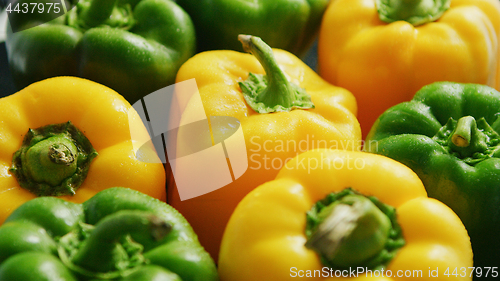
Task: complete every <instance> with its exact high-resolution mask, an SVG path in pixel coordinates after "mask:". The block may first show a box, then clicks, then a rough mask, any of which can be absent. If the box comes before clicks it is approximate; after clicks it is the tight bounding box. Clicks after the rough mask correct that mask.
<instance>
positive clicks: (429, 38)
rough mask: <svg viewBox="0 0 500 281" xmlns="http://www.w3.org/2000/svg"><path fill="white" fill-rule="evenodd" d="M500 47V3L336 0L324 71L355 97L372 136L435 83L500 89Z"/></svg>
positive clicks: (325, 38) (327, 28)
mask: <svg viewBox="0 0 500 281" xmlns="http://www.w3.org/2000/svg"><path fill="white" fill-rule="evenodd" d="M499 42H500V1H498V0H443V1H423V0H415V1H407V0H396V1H394V0H391V1H388V0H334V1H332V2H331V3H330V6H329V7H328V9H327V11H326V12H325V15H324V18H323V22H322V25H321V29H320V34H319V42H318V64H319V73H320V75H321V76H322V77H323V78H324V79H325V80H327V81H329V82H330V83H333V84H334V85H337V86H340V87H343V88H346V89H348V90H349V91H351V92H352V93H353V94H354V96H355V97H356V99H357V101H358V108H359V111H358V120H359V122H360V124H361V130H362V132H363V135H364V136H366V134H368V131H369V130H370V128H371V126H372V125H373V123H374V122H375V120H376V118H377V117H378V116H379V115H380V114H382V113H383V112H384V111H385V110H387V109H388V108H389V107H391V106H393V105H396V104H398V103H401V102H403V101H408V100H410V99H411V98H412V97H413V95H414V94H415V93H416V92H417V91H418V90H419V89H420V88H422V87H423V86H425V85H428V84H431V83H433V82H437V81H452V82H462V83H476V84H485V85H488V86H490V87H493V88H496V89H497V90H500V43H499Z"/></svg>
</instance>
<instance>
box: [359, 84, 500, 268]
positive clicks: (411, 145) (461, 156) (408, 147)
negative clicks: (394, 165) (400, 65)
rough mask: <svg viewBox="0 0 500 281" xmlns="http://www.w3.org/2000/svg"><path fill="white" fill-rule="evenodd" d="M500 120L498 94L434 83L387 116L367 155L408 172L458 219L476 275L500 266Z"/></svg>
mask: <svg viewBox="0 0 500 281" xmlns="http://www.w3.org/2000/svg"><path fill="white" fill-rule="evenodd" d="M499 117H500V92H498V91H496V90H495V89H493V88H490V87H488V86H484V85H477V84H460V83H451V82H437V83H433V84H430V85H427V86H425V87H423V88H422V89H421V90H420V91H418V92H417V93H416V94H415V96H414V98H413V99H412V100H411V101H409V102H404V103H400V104H398V105H396V106H394V107H392V108H390V109H388V110H387V111H386V112H384V113H383V114H382V115H381V116H380V117H379V118H378V119H377V121H376V122H375V124H374V125H373V127H372V129H371V131H370V133H369V134H368V136H367V139H366V144H367V145H366V146H365V148H364V149H365V150H366V151H369V152H373V153H378V154H382V155H385V156H388V157H390V158H393V159H395V160H397V161H399V162H402V163H403V164H405V165H407V166H408V167H410V168H411V169H412V170H413V171H414V172H415V173H417V175H418V176H419V177H420V179H421V180H422V182H423V183H424V185H425V188H426V190H427V192H428V194H429V197H433V198H436V199H438V200H440V201H442V202H443V203H445V204H446V205H448V206H449V207H450V208H451V209H453V211H455V213H457V215H458V216H459V217H460V219H461V220H462V222H463V223H464V225H465V227H466V228H467V231H468V232H469V236H470V238H471V242H472V249H473V251H474V265H475V266H478V267H494V266H499V265H500V255H499V254H498V253H499V252H500V241H499V240H498V238H497V236H498V233H500V207H499V206H500V159H499V157H500V135H499V134H498V132H500V118H499ZM490 277H491V275H490Z"/></svg>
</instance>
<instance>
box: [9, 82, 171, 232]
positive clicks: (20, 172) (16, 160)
mask: <svg viewBox="0 0 500 281" xmlns="http://www.w3.org/2000/svg"><path fill="white" fill-rule="evenodd" d="M0 120H1V122H0V148H1V149H0V170H1V176H0V224H1V223H3V222H4V220H5V219H6V218H7V217H8V215H9V214H10V213H11V212H12V211H13V210H15V209H16V208H17V207H18V206H20V205H21V204H23V203H24V202H26V201H28V200H30V199H32V198H35V197H36V196H60V197H61V198H63V199H65V200H68V201H71V202H75V203H82V202H84V201H86V200H87V199H89V198H90V197H92V196H93V195H94V194H96V193H97V192H99V191H101V190H103V189H106V188H110V187H116V186H122V187H128V188H131V189H135V190H138V191H141V192H143V193H146V194H148V195H150V196H152V197H155V198H158V199H160V200H163V201H166V191H165V171H164V169H163V165H162V164H161V162H160V160H159V159H158V156H157V154H156V152H155V150H154V147H153V146H152V145H151V146H150V149H148V148H147V147H146V148H144V149H143V150H142V152H143V154H142V155H140V157H141V159H138V158H137V157H136V155H135V153H134V150H133V147H132V142H134V141H136V140H135V139H134V140H132V139H131V137H130V130H131V129H132V130H134V132H135V135H136V136H138V137H141V138H148V137H149V135H148V133H147V131H146V128H145V127H144V124H143V123H142V121H141V119H140V117H139V116H138V114H137V113H136V112H135V111H134V110H133V109H131V106H130V104H129V103H128V102H127V101H126V100H125V99H124V98H123V97H122V96H121V95H119V94H118V93H116V92H115V91H113V90H111V89H109V88H107V87H105V86H103V85H100V84H97V83H95V82H92V81H89V80H85V79H81V78H73V77H56V78H51V79H47V80H43V81H40V82H37V83H34V84H31V85H30V86H28V87H26V88H25V89H23V90H21V91H19V92H17V93H15V94H13V95H10V96H7V97H4V98H2V99H0ZM141 141H143V139H141ZM21 186H22V187H21Z"/></svg>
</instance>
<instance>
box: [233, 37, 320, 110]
mask: <svg viewBox="0 0 500 281" xmlns="http://www.w3.org/2000/svg"><path fill="white" fill-rule="evenodd" d="M238 40H240V41H241V43H242V45H243V49H244V50H245V51H246V52H248V53H251V54H252V55H254V56H255V57H256V58H257V59H258V60H259V62H260V63H261V65H262V67H263V68H264V71H265V72H266V76H263V75H257V74H253V73H250V74H249V78H248V80H247V81H244V82H240V83H239V84H240V87H241V90H242V92H243V95H244V97H245V100H246V101H247V103H248V105H249V106H250V107H251V108H252V109H254V110H255V111H256V112H258V113H270V112H280V111H290V110H292V109H295V108H302V109H308V108H314V104H313V103H312V101H311V97H310V96H309V95H308V94H307V93H306V91H305V90H304V89H302V88H300V87H299V86H297V85H295V84H293V83H291V82H289V81H288V79H287V78H286V76H285V73H284V72H283V71H282V70H281V69H280V67H279V65H278V63H277V62H276V59H275V57H274V54H273V50H272V49H271V47H269V46H268V45H267V44H266V43H264V41H262V39H260V38H259V37H255V36H251V35H241V34H240V35H239V36H238Z"/></svg>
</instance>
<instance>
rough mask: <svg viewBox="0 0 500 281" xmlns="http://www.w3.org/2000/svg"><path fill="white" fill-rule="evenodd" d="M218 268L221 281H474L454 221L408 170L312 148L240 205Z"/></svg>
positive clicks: (370, 157)
mask: <svg viewBox="0 0 500 281" xmlns="http://www.w3.org/2000/svg"><path fill="white" fill-rule="evenodd" d="M218 266H219V274H220V278H221V280H222V281H255V280H259V281H268V280H269V281H281V280H294V278H296V277H315V278H307V279H310V280H333V278H330V277H335V276H336V277H339V276H343V277H349V276H350V277H358V278H360V279H365V278H366V277H371V276H376V277H378V278H376V277H375V279H377V280H392V279H395V280H397V279H399V278H397V277H398V276H401V277H406V278H405V279H408V280H410V279H411V280H421V279H422V280H429V279H432V280H471V279H472V277H471V276H472V274H471V268H469V267H472V249H471V244H470V241H469V237H468V235H467V231H466V229H465V227H464V226H463V224H462V222H461V221H460V219H459V218H458V216H457V215H456V214H455V213H454V212H453V211H452V210H451V209H450V208H448V207H447V206H446V205H444V204H443V203H441V202H439V201H437V200H435V199H432V198H428V197H427V194H426V191H425V188H424V186H423V184H422V182H421V181H420V179H419V178H418V176H417V175H416V174H415V173H414V172H413V171H412V170H410V169H409V168H408V167H406V166H404V165H403V164H401V163H399V162H396V161H394V160H392V159H390V158H387V157H384V156H380V155H375V154H370V153H364V152H358V151H342V150H328V149H317V150H311V151H308V152H306V153H303V154H300V155H299V156H297V157H295V158H294V159H292V160H291V161H289V162H288V163H287V164H286V165H285V166H284V168H283V169H282V170H281V171H280V172H279V174H278V176H277V177H276V179H275V180H272V181H269V182H267V183H265V184H263V185H261V186H259V187H257V188H255V189H254V190H253V191H252V192H250V193H249V194H248V195H247V196H246V197H245V198H244V199H243V200H242V201H241V202H240V204H239V205H238V207H237V208H236V210H235V211H234V213H233V215H232V216H231V219H230V221H229V223H228V225H227V228H226V230H225V232H224V237H223V240H222V245H221V251H220V254H219V265H218ZM447 269H448V274H447V273H446V270H447ZM455 269H456V270H455ZM463 269H464V270H465V272H462V270H463ZM369 270H370V271H369ZM382 270H383V271H382ZM436 270H437V271H436ZM454 270H455V274H457V276H454V275H453V271H454ZM346 272H347V273H346ZM352 272H355V273H352ZM382 272H383V273H382ZM490 274H491V273H490ZM405 275H406V276H405ZM430 275H432V276H430ZM497 275H498V272H497Z"/></svg>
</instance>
